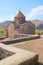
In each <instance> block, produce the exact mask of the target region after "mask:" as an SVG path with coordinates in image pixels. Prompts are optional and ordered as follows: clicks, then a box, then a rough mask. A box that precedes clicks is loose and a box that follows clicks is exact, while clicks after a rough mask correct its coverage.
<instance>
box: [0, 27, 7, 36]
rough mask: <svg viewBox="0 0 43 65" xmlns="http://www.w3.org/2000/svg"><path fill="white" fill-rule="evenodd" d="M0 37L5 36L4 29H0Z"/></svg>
mask: <svg viewBox="0 0 43 65" xmlns="http://www.w3.org/2000/svg"><path fill="white" fill-rule="evenodd" d="M0 36H6V30H5V29H4V28H0Z"/></svg>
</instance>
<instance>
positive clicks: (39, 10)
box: [26, 6, 43, 20]
mask: <svg viewBox="0 0 43 65" xmlns="http://www.w3.org/2000/svg"><path fill="white" fill-rule="evenodd" d="M41 15H43V6H38V7H36V8H33V9H32V11H31V12H30V13H28V14H27V15H26V19H30V20H31V19H35V18H37V17H38V16H41Z"/></svg>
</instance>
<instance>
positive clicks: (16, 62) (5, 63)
mask: <svg viewBox="0 0 43 65" xmlns="http://www.w3.org/2000/svg"><path fill="white" fill-rule="evenodd" d="M0 47H2V48H4V49H6V50H9V51H12V52H13V53H16V54H15V55H12V56H10V57H8V58H5V59H3V60H1V61H0V65H35V64H36V63H37V62H38V54H36V53H33V52H30V51H27V50H23V49H19V48H16V47H11V46H7V45H4V44H2V43H0Z"/></svg>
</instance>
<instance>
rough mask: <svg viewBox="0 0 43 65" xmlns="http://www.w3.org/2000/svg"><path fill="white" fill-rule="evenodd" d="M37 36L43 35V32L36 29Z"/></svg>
mask: <svg viewBox="0 0 43 65" xmlns="http://www.w3.org/2000/svg"><path fill="white" fill-rule="evenodd" d="M35 34H43V30H39V29H36V30H35Z"/></svg>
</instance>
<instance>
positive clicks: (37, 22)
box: [31, 20, 43, 29]
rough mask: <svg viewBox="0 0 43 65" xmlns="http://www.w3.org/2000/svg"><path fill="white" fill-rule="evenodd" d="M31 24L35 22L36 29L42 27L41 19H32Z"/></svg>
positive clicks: (42, 21)
mask: <svg viewBox="0 0 43 65" xmlns="http://www.w3.org/2000/svg"><path fill="white" fill-rule="evenodd" d="M31 22H32V23H33V24H35V27H36V29H43V20H32V21H31Z"/></svg>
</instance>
